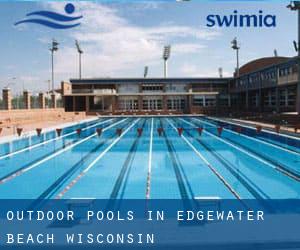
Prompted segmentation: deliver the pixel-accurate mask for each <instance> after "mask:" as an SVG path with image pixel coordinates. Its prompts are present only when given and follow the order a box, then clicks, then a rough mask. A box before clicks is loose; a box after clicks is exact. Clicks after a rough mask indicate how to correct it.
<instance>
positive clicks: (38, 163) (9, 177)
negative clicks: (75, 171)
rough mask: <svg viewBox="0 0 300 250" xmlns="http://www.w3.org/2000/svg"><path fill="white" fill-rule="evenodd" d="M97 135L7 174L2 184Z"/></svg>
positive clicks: (114, 124) (112, 125)
mask: <svg viewBox="0 0 300 250" xmlns="http://www.w3.org/2000/svg"><path fill="white" fill-rule="evenodd" d="M127 119H128V118H126V119H123V120H121V121H119V122H117V123H113V124H111V125H110V126H108V127H106V128H104V129H103V132H104V131H106V130H108V129H110V128H112V127H114V126H116V125H118V124H120V123H122V122H124V121H126V120H127ZM95 136H97V133H94V134H92V135H90V136H88V137H86V138H84V139H82V140H80V141H78V142H76V143H74V144H72V145H70V146H68V147H65V148H63V149H61V150H59V151H57V152H55V153H54V154H51V155H49V156H47V157H45V158H44V159H42V160H40V161H38V162H36V163H34V164H32V165H30V166H29V167H27V168H24V169H22V170H20V171H17V172H15V173H13V174H12V175H10V176H7V177H6V178H3V179H2V180H1V181H0V184H4V183H5V182H7V181H9V180H11V179H13V178H15V177H17V176H20V175H21V174H24V173H25V172H28V171H29V170H31V169H33V168H36V167H37V166H39V165H41V164H42V163H44V162H47V161H49V160H51V159H52V158H54V157H56V156H58V155H60V154H62V153H64V152H66V151H68V150H69V149H71V148H74V147H76V146H77V145H79V144H81V143H83V142H85V141H88V140H89V139H91V138H93V137H95Z"/></svg>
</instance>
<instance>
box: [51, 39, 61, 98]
mask: <svg viewBox="0 0 300 250" xmlns="http://www.w3.org/2000/svg"><path fill="white" fill-rule="evenodd" d="M58 44H59V43H58V42H57V41H56V40H55V39H52V44H51V48H50V51H51V78H52V94H54V52H55V51H58Z"/></svg>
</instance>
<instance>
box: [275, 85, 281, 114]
mask: <svg viewBox="0 0 300 250" xmlns="http://www.w3.org/2000/svg"><path fill="white" fill-rule="evenodd" d="M275 105H276V112H277V113H279V112H280V106H279V89H278V87H276V89H275Z"/></svg>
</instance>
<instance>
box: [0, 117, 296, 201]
mask: <svg viewBox="0 0 300 250" xmlns="http://www.w3.org/2000/svg"><path fill="white" fill-rule="evenodd" d="M220 126H222V127H223V129H222V131H220V129H219V130H218V128H219V127H220ZM99 128H102V131H101V135H100V136H99V135H98V134H97V132H96V131H97V129H98V132H100V131H99ZM160 128H162V129H160ZM178 128H182V129H183V132H182V135H181V136H180V135H179V132H178ZM199 128H203V130H202V131H199ZM78 129H80V130H78ZM200 130H201V129H200ZM78 131H80V132H81V133H80V134H79V135H78V133H77V132H78ZM179 131H180V129H179ZM199 132H202V133H199ZM218 132H221V133H220V135H218ZM139 133H140V136H139ZM159 133H161V135H159ZM299 142H300V140H299V138H293V137H292V136H280V135H277V134H276V133H267V132H261V133H257V132H256V131H255V129H252V128H246V127H243V128H242V130H241V131H238V130H237V129H236V126H235V125H232V124H228V123H224V122H223V123H222V122H220V121H216V120H212V119H210V118H205V117H135V118H133V117H119V118H116V117H110V118H101V119H97V120H93V121H89V122H87V123H82V124H78V125H73V126H70V127H68V128H64V129H63V131H62V134H61V136H58V135H57V133H56V131H50V132H47V133H44V134H42V135H41V136H40V137H39V136H32V137H29V138H22V139H19V140H17V141H13V142H10V143H5V144H1V145H0V198H2V199H4V198H13V199H16V198H24V199H37V198H41V199H44V198H98V199H109V198H112V199H116V198H120V199H135V198H136V199H145V198H150V199H186V198H205V197H206V198H207V197H210V198H222V199H231V198H233V199H235V198H237V199H248V198H250V199H252V198H256V199H269V198H271V199H282V198H283V199H285V198H300V146H299Z"/></svg>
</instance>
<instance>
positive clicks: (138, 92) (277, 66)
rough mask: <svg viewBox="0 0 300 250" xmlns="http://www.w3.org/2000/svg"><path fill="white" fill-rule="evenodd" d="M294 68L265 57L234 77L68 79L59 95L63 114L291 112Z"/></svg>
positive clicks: (279, 59) (287, 60)
mask: <svg viewBox="0 0 300 250" xmlns="http://www.w3.org/2000/svg"><path fill="white" fill-rule="evenodd" d="M297 67H298V66H297V58H296V57H295V58H288V57H265V58H260V59H257V60H254V61H252V62H249V63H247V64H245V65H244V66H242V67H241V68H240V70H239V77H234V76H233V77H229V78H93V79H71V80H70V83H62V90H63V91H62V93H63V96H64V105H65V110H66V111H72V112H73V111H75V112H76V111H86V112H87V113H90V114H95V113H99V114H181V113H186V114H193V113H204V114H221V113H232V112H241V111H244V112H295V111H296V110H297V109H296V106H297V101H298V103H300V100H299V98H300V93H299V92H300V88H299V87H297V86H298V68H297ZM297 92H298V93H297ZM298 106H299V105H298ZM299 111H300V110H298V112H299Z"/></svg>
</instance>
